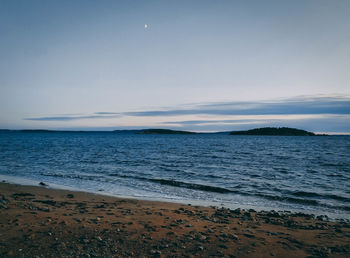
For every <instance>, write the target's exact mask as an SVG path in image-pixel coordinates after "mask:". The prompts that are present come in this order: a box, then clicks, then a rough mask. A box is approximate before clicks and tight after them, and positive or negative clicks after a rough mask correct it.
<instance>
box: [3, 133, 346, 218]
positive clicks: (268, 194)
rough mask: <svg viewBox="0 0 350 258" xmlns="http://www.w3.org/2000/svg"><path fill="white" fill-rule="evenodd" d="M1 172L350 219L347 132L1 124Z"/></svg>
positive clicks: (144, 195)
mask: <svg viewBox="0 0 350 258" xmlns="http://www.w3.org/2000/svg"><path fill="white" fill-rule="evenodd" d="M0 179H1V180H2V181H6V182H17V183H18V182H20V183H23V184H30V183H28V182H32V183H33V184H38V183H39V182H44V183H45V184H47V185H48V186H49V187H54V188H63V189H74V190H79V191H87V192H94V193H99V194H106V195H112V196H119V197H129V198H138V199H145V200H160V201H170V202H179V203H185V204H191V205H206V206H217V207H227V208H232V209H234V208H238V207H239V208H244V209H256V210H275V211H292V212H303V213H312V214H316V215H321V214H322V215H327V216H329V217H330V218H341V219H349V218H350V136H237V135H235V136H233V135H227V134H193V135H176V134H171V135H160V134H159V135H147V134H135V133H125V132H124V133H121V132H119V133H117V132H40V131H38V132H36V131H32V132H30V131H1V132H0ZM0 190H1V189H0Z"/></svg>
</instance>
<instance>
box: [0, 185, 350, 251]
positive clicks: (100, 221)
mask: <svg viewBox="0 0 350 258" xmlns="http://www.w3.org/2000/svg"><path fill="white" fill-rule="evenodd" d="M0 189H1V194H0V227H1V232H2V233H1V239H2V240H1V242H0V256H2V257H11V256H18V257H28V256H30V257H33V256H34V257H35V256H39V257H43V256H45V257H57V256H83V257H94V256H95V257H97V256H108V257H128V256H135V257H140V256H141V257H142V256H145V257H153V256H156V257H157V256H158V257H159V256H161V257H168V256H171V257H186V256H187V257H191V256H196V257H207V256H221V257H222V256H224V257H271V256H275V257H310V256H311V257H320V256H321V257H344V256H346V255H349V254H350V223H349V221H338V222H334V221H327V220H326V218H325V217H321V216H320V217H316V218H315V216H312V215H308V214H303V213H279V212H273V211H265V212H262V211H260V212H257V211H255V210H242V209H235V210H230V209H225V208H216V207H204V206H193V205H185V204H178V203H173V202H160V201H147V200H138V199H132V198H118V197H113V196H107V195H100V194H93V193H87V192H78V191H71V190H58V189H52V188H46V187H41V186H23V185H16V184H8V183H0Z"/></svg>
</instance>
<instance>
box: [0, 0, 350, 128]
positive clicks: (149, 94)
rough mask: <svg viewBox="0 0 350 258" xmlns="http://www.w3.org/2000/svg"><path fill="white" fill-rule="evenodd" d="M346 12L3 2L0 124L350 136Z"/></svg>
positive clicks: (291, 5) (309, 6)
mask: <svg viewBox="0 0 350 258" xmlns="http://www.w3.org/2000/svg"><path fill="white" fill-rule="evenodd" d="M349 11H350V2H349V1H347V0H344V1H338V0H336V1H331V0H329V1H323V0H317V1H316V0H315V1H312V0H307V1H304V0H303V1H301V0H300V1H277V0H276V1H190V0H187V1H50V0H49V1H44V0H43V1H36V0H33V1H17V0H11V1H10V0H9V1H6V0H2V1H0V35H1V36H0V110H1V111H0V128H9V129H18V128H47V129H79V130H81V129H86V130H90V129H93V130H98V129H101V130H112V129H119V128H120V129H124V128H145V127H157V128H176V129H186V130H195V131H218V130H231V129H232V130H240V129H248V128H253V127H258V126H293V127H301V128H303V129H307V130H312V131H316V132H350V119H349V118H350V104H349V103H350V85H349V82H350V73H349V70H350V17H349V15H348V13H349ZM145 24H147V25H148V26H147V28H145Z"/></svg>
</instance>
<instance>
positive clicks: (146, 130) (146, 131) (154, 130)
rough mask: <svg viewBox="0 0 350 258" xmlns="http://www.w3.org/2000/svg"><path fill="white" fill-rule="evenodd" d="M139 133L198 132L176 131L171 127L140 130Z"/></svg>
mask: <svg viewBox="0 0 350 258" xmlns="http://www.w3.org/2000/svg"><path fill="white" fill-rule="evenodd" d="M138 134H196V133H195V132H188V131H176V130H170V129H144V130H140V131H139V132H138Z"/></svg>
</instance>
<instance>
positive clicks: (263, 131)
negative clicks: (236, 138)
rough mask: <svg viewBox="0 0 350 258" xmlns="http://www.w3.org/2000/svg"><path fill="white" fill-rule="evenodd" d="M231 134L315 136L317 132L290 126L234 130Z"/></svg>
mask: <svg viewBox="0 0 350 258" xmlns="http://www.w3.org/2000/svg"><path fill="white" fill-rule="evenodd" d="M230 135H279V136H315V135H316V134H314V133H312V132H308V131H305V130H300V129H296V128H288V127H279V128H278V127H264V128H256V129H251V130H247V131H234V132H230Z"/></svg>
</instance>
